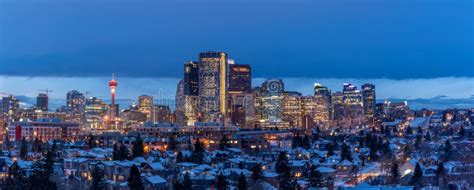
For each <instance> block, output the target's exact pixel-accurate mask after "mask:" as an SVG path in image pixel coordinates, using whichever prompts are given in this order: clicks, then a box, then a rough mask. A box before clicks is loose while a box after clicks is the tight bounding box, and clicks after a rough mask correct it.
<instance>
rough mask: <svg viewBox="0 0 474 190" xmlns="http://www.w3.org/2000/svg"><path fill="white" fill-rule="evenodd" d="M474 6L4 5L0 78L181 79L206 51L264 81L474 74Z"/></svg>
mask: <svg viewBox="0 0 474 190" xmlns="http://www.w3.org/2000/svg"><path fill="white" fill-rule="evenodd" d="M473 7H474V3H473V1H472V0H457V1H449V0H387V1H380V0H361V1H349V0H308V1H303V0H296V1H294V0H291V1H290V0H288V1H286V0H285V1H278V0H277V1H273V0H272V1H269V0H264V1H249V0H244V1H217V0H216V1H156V0H155V1H152V0H150V1H135V0H133V1H132V0H118V1H117V0H113V1H112V0H100V1H92V0H86V1H83V0H81V1H79V0H77V1H76V0H42V1H34V0H32V1H25V0H2V1H1V2H0V27H1V30H0V40H1V41H0V43H1V45H0V64H1V69H0V74H2V75H20V76H47V75H48V76H51V75H52V76H58V75H59V76H108V75H110V73H111V72H115V73H117V75H119V76H133V77H180V76H181V75H182V63H183V62H184V61H186V60H189V59H197V54H198V53H199V52H201V51H207V50H219V51H226V52H228V53H229V55H230V57H231V58H234V59H236V61H237V62H240V63H247V64H251V65H252V67H253V69H254V76H256V77H295V76H297V77H301V76H304V77H335V78H343V77H352V78H382V77H383V78H395V79H403V78H432V77H446V76H467V77H473V76H474V71H473V70H474V63H473V52H474V48H473V44H474V30H473V21H474V19H473V18H474V16H473Z"/></svg>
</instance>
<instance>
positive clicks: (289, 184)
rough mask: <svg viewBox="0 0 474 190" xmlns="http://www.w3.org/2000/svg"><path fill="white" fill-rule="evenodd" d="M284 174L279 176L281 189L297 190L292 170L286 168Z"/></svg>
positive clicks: (286, 166)
mask: <svg viewBox="0 0 474 190" xmlns="http://www.w3.org/2000/svg"><path fill="white" fill-rule="evenodd" d="M284 167H285V168H284V169H283V173H282V174H281V175H280V176H279V184H280V186H279V189H282V190H295V189H296V186H297V185H296V181H295V180H294V179H293V178H292V176H291V169H290V167H289V166H288V165H285V166H284Z"/></svg>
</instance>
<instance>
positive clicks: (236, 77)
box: [227, 60, 253, 127]
mask: <svg viewBox="0 0 474 190" xmlns="http://www.w3.org/2000/svg"><path fill="white" fill-rule="evenodd" d="M228 62H229V79H228V81H229V86H228V87H227V89H228V90H227V91H228V98H227V99H228V101H227V102H228V103H227V105H228V107H227V109H228V110H227V115H228V116H229V118H230V121H231V122H232V123H233V124H235V125H237V126H239V127H244V126H247V125H249V122H248V121H249V120H248V118H247V117H246V116H247V114H246V112H248V111H249V110H251V109H250V108H249V107H252V108H253V103H252V102H253V100H252V97H253V96H252V93H251V92H250V91H251V89H252V82H251V77H250V76H251V70H250V65H243V64H236V63H234V61H233V60H228Z"/></svg>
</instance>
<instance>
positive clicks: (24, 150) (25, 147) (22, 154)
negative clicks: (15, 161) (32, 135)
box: [20, 137, 28, 160]
mask: <svg viewBox="0 0 474 190" xmlns="http://www.w3.org/2000/svg"><path fill="white" fill-rule="evenodd" d="M27 157H28V142H26V139H25V137H23V139H22V140H21V147H20V158H21V159H23V160H26V158H27Z"/></svg>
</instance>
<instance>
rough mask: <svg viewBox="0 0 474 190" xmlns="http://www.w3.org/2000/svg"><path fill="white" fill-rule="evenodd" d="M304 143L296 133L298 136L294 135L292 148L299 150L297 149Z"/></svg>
mask: <svg viewBox="0 0 474 190" xmlns="http://www.w3.org/2000/svg"><path fill="white" fill-rule="evenodd" d="M302 141H303V140H302V138H301V136H300V134H298V133H296V135H294V136H293V138H292V139H291V147H292V148H293V149H294V148H297V147H301V144H302Z"/></svg>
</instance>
